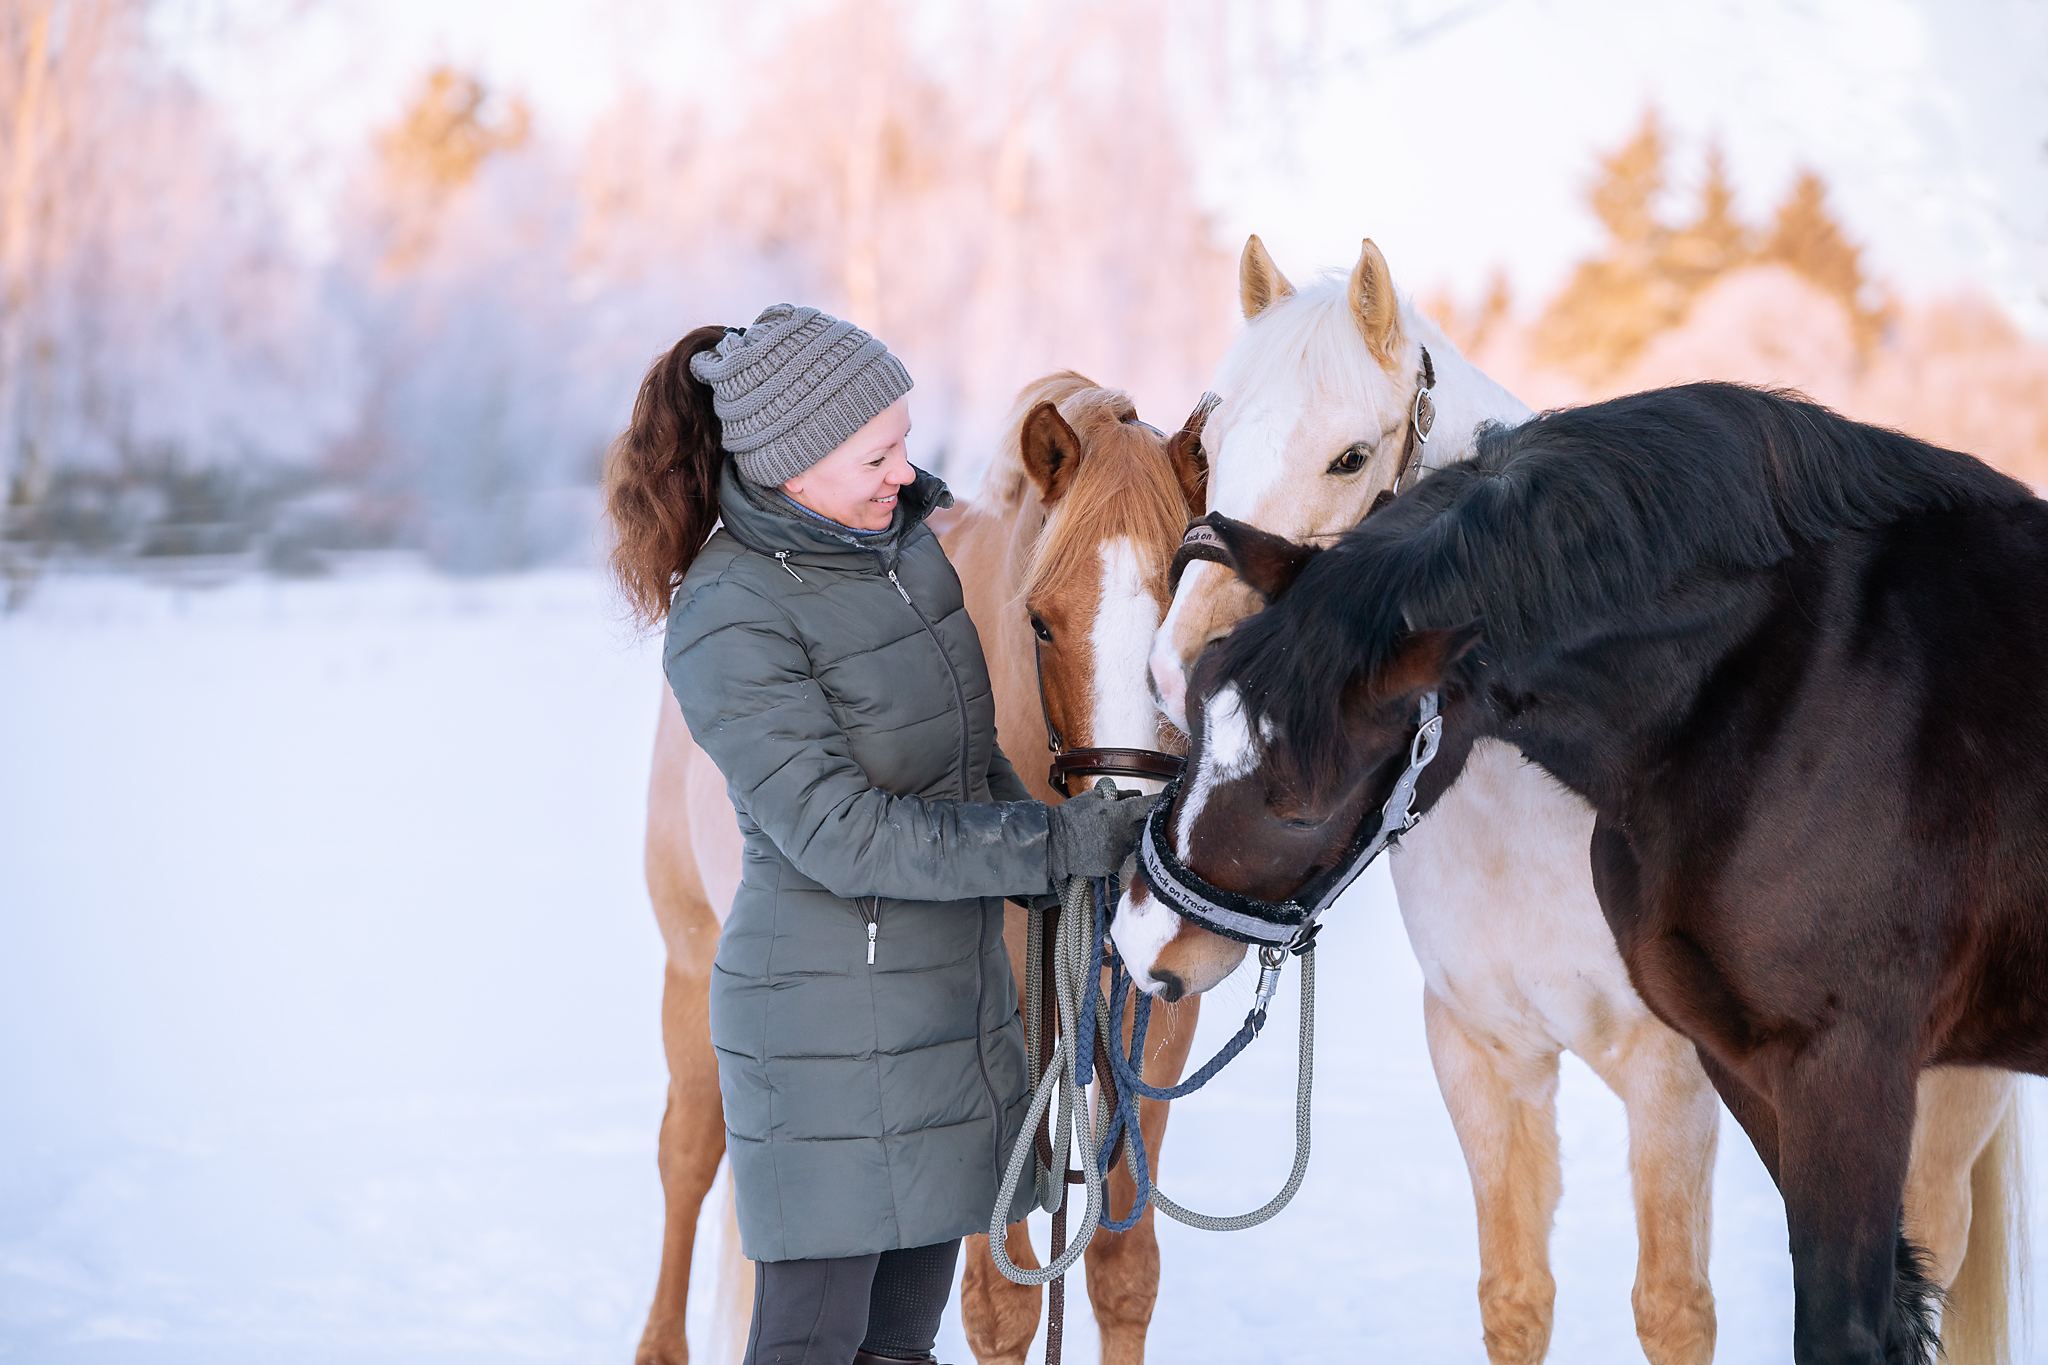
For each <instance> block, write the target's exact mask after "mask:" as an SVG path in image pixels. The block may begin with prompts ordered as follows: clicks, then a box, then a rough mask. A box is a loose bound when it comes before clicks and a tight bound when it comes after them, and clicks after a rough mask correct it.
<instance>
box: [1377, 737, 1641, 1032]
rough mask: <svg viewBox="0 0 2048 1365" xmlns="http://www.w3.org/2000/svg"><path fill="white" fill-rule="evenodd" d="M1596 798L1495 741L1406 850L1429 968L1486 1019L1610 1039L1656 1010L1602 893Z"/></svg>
mask: <svg viewBox="0 0 2048 1365" xmlns="http://www.w3.org/2000/svg"><path fill="white" fill-rule="evenodd" d="M1592 825H1593V811H1592V809H1591V808H1590V807H1589V806H1587V805H1586V804H1585V803H1584V802H1582V801H1580V800H1579V799H1578V798H1577V797H1575V796H1572V795H1571V794H1570V793H1568V792H1566V791H1564V790H1563V789H1562V788H1561V787H1559V786H1558V785H1557V784H1556V783H1555V782H1553V781H1552V780H1551V779H1550V778H1549V777H1548V776H1546V775H1545V774H1544V773H1543V772H1542V771H1541V770H1540V769H1538V768H1535V767H1533V766H1531V765H1529V764H1527V763H1525V762H1523V760H1522V758H1521V756H1520V755H1519V754H1518V753H1516V752H1515V751H1514V750H1513V749H1511V748H1509V747H1508V746H1506V745H1503V744H1498V743H1494V742H1491V741H1482V742H1481V744H1480V745H1478V746H1477V747H1475V748H1474V750H1473V754H1472V758H1471V760H1470V761H1469V762H1468V763H1467V764H1466V768H1465V772H1464V774H1463V775H1462V776H1461V777H1460V778H1459V780H1458V782H1457V784H1456V785H1455V786H1453V787H1452V788H1451V790H1450V791H1449V792H1447V793H1445V795H1444V797H1443V799H1442V800H1440V801H1439V802H1438V803H1437V804H1436V806H1435V807H1434V809H1432V810H1431V812H1430V814H1429V817H1428V818H1427V819H1425V820H1424V821H1422V823H1421V824H1419V825H1417V826H1416V827H1415V829H1413V830H1412V831H1410V832H1409V833H1408V834H1407V835H1406V836H1405V837H1404V839H1403V841H1402V845H1401V849H1400V851H1399V852H1398V853H1397V854H1396V855H1395V857H1394V859H1393V863H1392V871H1393V875H1394V885H1395V889H1396V891H1397V892H1398V893H1399V896H1400V901H1401V917H1402V920H1403V922H1404V924H1405V925H1406V927H1407V930H1408V938H1409V942H1410V944H1411V945H1412V946H1413V947H1414V950H1415V956H1416V960H1417V961H1418V962H1419V963H1420V964H1421V967H1422V972H1423V977H1424V979H1425V980H1426V981H1427V982H1428V983H1429V987H1430V990H1431V991H1432V993H1434V994H1435V995H1436V996H1437V997H1438V999H1440V1000H1442V1001H1443V1002H1444V1003H1445V1004H1446V1005H1448V1006H1449V1007H1450V1008H1451V1010H1452V1011H1453V1012H1454V1013H1455V1014H1457V1015H1458V1016H1459V1017H1460V1019H1461V1020H1462V1021H1464V1022H1465V1023H1466V1024H1467V1025H1468V1026H1469V1027H1471V1028H1473V1029H1474V1030H1475V1031H1478V1032H1483V1033H1485V1034H1487V1035H1490V1036H1495V1037H1499V1038H1501V1039H1503V1040H1504V1041H1507V1040H1513V1041H1515V1042H1517V1043H1518V1044H1519V1045H1521V1046H1524V1047H1528V1048H1531V1049H1538V1050H1541V1049H1543V1048H1546V1047H1554V1046H1568V1047H1572V1048H1573V1049H1574V1050H1583V1049H1585V1048H1589V1047H1590V1048H1598V1047H1600V1046H1602V1045H1603V1043H1602V1040H1603V1039H1604V1038H1605V1037H1607V1035H1609V1034H1610V1033H1611V1032H1612V1030H1613V1027H1614V1026H1615V1025H1617V1024H1621V1023H1625V1022H1627V1021H1629V1020H1631V1019H1633V1018H1635V1017H1636V1016H1639V1015H1641V1014H1642V1013H1643V1012H1644V1009H1643V1005H1642V1002H1641V1001H1640V1000H1639V999H1638V998H1637V996H1636V994H1635V991H1634V989H1633V988H1632V987H1631V986H1630V984H1629V980H1628V970H1627V968H1626V967H1625V966H1624V965H1623V963H1622V960H1621V956H1620V954H1619V953H1618V952H1617V951H1616V950H1615V946H1614V938H1613V935H1612V934H1611V932H1610V931H1609V930H1608V927H1607V922H1606V920H1605V918H1604V917H1603V916H1602V914H1601V911H1600V903H1599V901H1598V899H1597V898H1596V897H1595V896H1594V894H1593V887H1592V881H1591V878H1590V876H1589V874H1588V867H1587V860H1586V845H1587V840H1588V838H1589V837H1590V835H1591V833H1592Z"/></svg>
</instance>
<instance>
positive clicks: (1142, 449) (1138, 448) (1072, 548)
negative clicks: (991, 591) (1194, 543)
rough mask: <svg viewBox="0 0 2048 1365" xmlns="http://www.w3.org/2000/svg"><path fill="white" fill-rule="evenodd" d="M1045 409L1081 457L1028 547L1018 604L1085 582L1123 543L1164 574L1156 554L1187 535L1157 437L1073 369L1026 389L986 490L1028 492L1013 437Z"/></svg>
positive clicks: (1119, 396)
mask: <svg viewBox="0 0 2048 1365" xmlns="http://www.w3.org/2000/svg"><path fill="white" fill-rule="evenodd" d="M1046 402H1050V403H1054V404H1056V405H1057V406H1058V408H1059V413H1060V416H1061V417H1062V418H1063V419H1064V420H1065V421H1066V423H1067V425H1068V426H1069V427H1071V428H1073V431H1074V434H1075V435H1076V436H1077V437H1079V438H1080V441H1081V449H1082V450H1083V451H1085V452H1086V456H1085V458H1083V459H1082V460H1081V463H1080V468H1079V469H1077V470H1076V471H1075V473H1074V480H1073V483H1072V484H1071V485H1070V486H1069V487H1068V489H1067V490H1066V493H1065V494H1064V495H1063V496H1062V497H1061V498H1060V500H1059V502H1058V503H1057V504H1056V505H1055V506H1054V507H1053V508H1052V511H1051V515H1050V516H1049V517H1048V518H1047V520H1046V524H1045V529H1044V530H1043V531H1042V532H1041V533H1040V534H1039V536H1038V539H1037V542H1036V543H1035V544H1034V545H1033V546H1032V550H1031V561H1030V564H1029V566H1028V567H1027V568H1026V570H1025V573H1024V582H1023V587H1022V590H1021V592H1020V593H1019V598H1020V599H1028V598H1029V597H1030V596H1031V595H1032V594H1034V593H1036V592H1038V591H1040V590H1042V589H1045V588H1047V587H1050V586H1051V585H1053V584H1056V583H1065V582H1071V581H1073V579H1074V576H1075V575H1084V576H1085V575H1089V574H1091V573H1092V572H1093V571H1094V570H1095V569H1096V568H1097V567H1098V566H1099V565H1100V563H1101V554H1102V547H1103V546H1104V545H1106V544H1108V543H1109V542H1111V541H1113V540H1118V539H1124V540H1128V541H1130V542H1131V544H1132V545H1133V546H1134V547H1135V548H1136V550H1137V552H1138V553H1139V555H1141V556H1142V557H1144V558H1145V559H1146V560H1151V561H1157V562H1154V563H1152V564H1151V565H1150V570H1151V571H1153V572H1157V573H1160V574H1163V573H1164V572H1165V568H1166V565H1165V562H1164V559H1163V558H1162V556H1163V555H1165V554H1170V553H1171V552H1172V550H1171V547H1172V546H1174V545H1176V544H1178V543H1179V542H1180V537H1181V533H1182V532H1183V531H1185V530H1186V529H1187V521H1188V506H1187V499H1186V496H1185V495H1184V494H1183V493H1182V492H1181V486H1180V481H1179V479H1178V478H1177V477H1176V476H1175V474H1174V470H1173V463H1172V461H1171V460H1170V459H1168V457H1167V454H1166V446H1165V439H1164V438H1163V437H1162V436H1161V435H1160V434H1159V432H1158V431H1156V430H1155V429H1153V428H1151V427H1149V426H1146V425H1145V424H1144V423H1142V422H1140V421H1139V419H1138V410H1137V407H1136V406H1135V405H1134V404H1133V403H1132V402H1131V399H1130V395H1128V394H1126V393H1124V392H1122V391H1121V390H1118V389H1105V388H1101V387H1098V386H1097V385H1095V384H1093V383H1091V382H1090V381H1089V380H1088V379H1086V378H1085V377H1083V376H1082V375H1079V374H1076V373H1074V372H1073V371H1072V370H1063V371H1061V372H1060V373H1058V374H1052V375H1047V376H1045V377H1044V378H1043V379H1039V380H1036V381H1034V382H1032V383H1031V384H1028V385H1026V386H1025V388H1024V391H1023V392H1022V393H1021V394H1019V395H1018V401H1017V408H1016V411H1015V412H1013V413H1012V414H1011V417H1012V420H1011V422H1010V423H1009V432H1008V435H1007V436H1006V437H1005V439H1004V441H1003V446H1002V450H1001V452H1000V454H999V455H998V457H997V463H996V465H995V466H993V467H991V469H990V471H989V473H990V479H991V486H992V487H994V488H996V489H998V490H1001V489H1003V488H1004V487H1005V484H1021V485H1022V487H1021V488H1017V489H1016V490H1015V491H1014V492H1012V493H1011V497H1012V498H1014V497H1016V496H1019V495H1021V493H1022V492H1023V490H1024V489H1029V490H1030V492H1031V493H1032V494H1033V495H1035V494H1036V492H1037V490H1036V488H1033V487H1032V486H1031V484H1030V478H1029V476H1028V475H1027V474H1026V473H1025V472H1024V456H1023V449H1022V436H1023V428H1024V419H1025V418H1026V417H1027V416H1029V415H1030V413H1031V411H1032V409H1033V408H1036V407H1037V406H1038V405H1039V404H1040V403H1046ZM998 480H1001V481H1002V482H998Z"/></svg>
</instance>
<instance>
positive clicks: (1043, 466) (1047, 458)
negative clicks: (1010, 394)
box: [1022, 403, 1081, 506]
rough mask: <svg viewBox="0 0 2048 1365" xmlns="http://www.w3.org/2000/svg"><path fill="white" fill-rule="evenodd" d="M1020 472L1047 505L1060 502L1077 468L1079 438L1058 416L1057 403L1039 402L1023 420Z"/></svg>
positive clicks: (1079, 459)
mask: <svg viewBox="0 0 2048 1365" xmlns="http://www.w3.org/2000/svg"><path fill="white" fill-rule="evenodd" d="M1022 443H1023V447H1024V450H1023V455H1024V472H1025V473H1027V474H1029V475H1030V476H1031V482H1033V483H1035V484H1037V485H1038V496H1039V497H1040V498H1042V499H1044V500H1045V502H1046V504H1047V505H1048V506H1050V505H1051V504H1053V503H1056V502H1058V501H1059V500H1060V497H1061V495H1062V494H1064V493H1065V492H1066V491H1067V489H1068V488H1069V487H1071V486H1072V485H1073V482H1074V471H1075V470H1077V469H1079V468H1080V467H1081V438H1080V437H1078V436H1076V435H1075V434H1074V429H1073V428H1072V427H1070V426H1068V425H1067V419H1066V418H1064V417H1062V416H1060V410H1059V406H1058V404H1055V403H1040V404H1039V405H1038V406H1037V407H1035V408H1033V409H1032V410H1031V415H1030V416H1029V417H1026V418H1025V419H1024V434H1023V437H1022Z"/></svg>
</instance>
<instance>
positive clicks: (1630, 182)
mask: <svg viewBox="0 0 2048 1365" xmlns="http://www.w3.org/2000/svg"><path fill="white" fill-rule="evenodd" d="M1666 150H1667V149H1666V139H1665V135H1664V129H1663V126H1662V124H1661V123H1660V121H1659V120H1658V117H1657V111H1656V110H1655V109H1646V110H1645V111H1644V112H1643V121H1642V123H1641V125H1640V126H1639V127H1638V128H1637V130H1636V133H1635V136H1634V137H1632V138H1630V139H1629V141H1628V142H1627V143H1626V144H1625V145H1624V146H1622V148H1621V149H1620V150H1619V151H1616V152H1614V153H1612V154H1611V155H1608V156H1604V157H1602V158H1601V159H1600V167H1601V177H1600V179H1599V180H1597V181H1596V182H1595V183H1594V185H1593V187H1592V189H1591V192H1590V193H1589V195H1588V198H1589V200H1590V201H1591V204H1592V208H1593V213H1594V215H1595V216H1596V217H1598V218H1599V219H1600V222H1601V224H1602V225H1603V226H1604V227H1605V228H1606V229H1607V235H1608V246H1607V250H1606V252H1605V253H1604V254H1603V255H1601V256H1599V257H1597V258H1595V259H1593V260H1590V261H1586V262H1583V263H1582V264H1580V266H1579V267H1578V269H1577V270H1575V271H1573V272H1572V278H1571V280H1570V282H1569V283H1567V284H1566V285H1565V288H1564V292H1562V293H1561V294H1559V295H1558V296H1557V297H1556V298H1555V299H1553V300H1552V301H1551V304H1550V307H1549V308H1547V309H1546V310H1545V311H1544V314H1543V316H1542V317H1541V318H1540V319H1538V321H1537V324H1536V336H1535V347H1536V354H1537V355H1538V356H1539V357H1540V358H1541V359H1543V360H1545V361H1548V362H1549V363H1551V364H1554V365H1558V366H1560V367H1562V368H1564V369H1568V370H1573V371H1576V372H1578V373H1580V374H1583V375H1585V376H1586V377H1588V378H1598V377H1600V376H1604V375H1608V374H1612V373H1614V372H1615V371H1616V370H1619V369H1621V368H1622V367H1623V366H1624V365H1626V364H1627V363H1628V362H1629V361H1630V360H1632V359H1633V358H1634V357H1635V356H1636V354H1637V353H1638V352H1639V351H1641V350H1642V348H1643V346H1644V345H1645V344H1646V343H1647V342H1648V341H1649V340H1650V338H1651V337H1653V336H1655V335H1656V334H1657V333H1658V332H1661V331H1663V330H1665V329H1666V328H1668V327H1671V326H1674V325H1676V323H1677V322H1678V321H1679V319H1680V318H1682V317H1683V316H1684V315H1685V306H1686V304H1687V303H1688V302H1689V301H1690V295H1689V294H1688V293H1686V292H1685V291H1683V290H1681V289H1680V288H1678V287H1677V285H1676V284H1675V283H1674V281H1673V280H1672V279H1671V278H1670V277H1669V275H1668V273H1667V271H1666V270H1665V268H1664V263H1663V261H1662V257H1663V255H1664V252H1665V250H1666V247H1667V245H1668V243H1669V241H1670V239H1671V236H1672V233H1671V230H1670V229H1669V228H1667V227H1666V226H1664V224H1663V223H1661V222H1660V221H1658V218H1657V212H1656V203H1657V197H1658V195H1660V194H1661V193H1663V190H1664V184H1665V170H1664V163H1665V157H1666Z"/></svg>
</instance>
